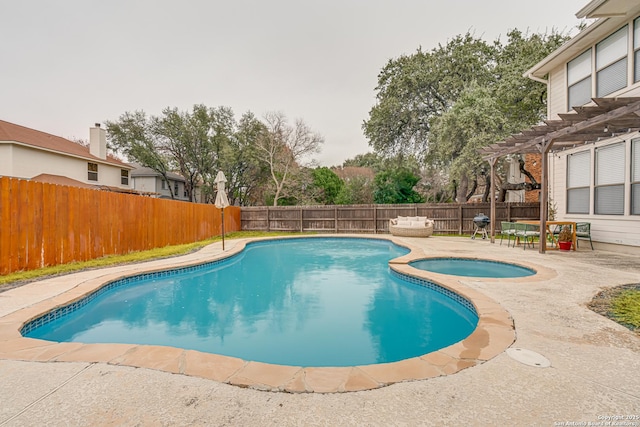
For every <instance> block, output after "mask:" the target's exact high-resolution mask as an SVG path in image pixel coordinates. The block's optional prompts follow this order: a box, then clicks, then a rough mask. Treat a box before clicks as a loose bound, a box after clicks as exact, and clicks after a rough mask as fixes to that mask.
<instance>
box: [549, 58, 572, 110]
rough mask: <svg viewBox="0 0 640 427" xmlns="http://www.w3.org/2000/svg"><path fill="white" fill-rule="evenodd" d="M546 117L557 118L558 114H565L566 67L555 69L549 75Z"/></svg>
mask: <svg viewBox="0 0 640 427" xmlns="http://www.w3.org/2000/svg"><path fill="white" fill-rule="evenodd" d="M547 90H548V95H547V96H548V103H547V117H549V118H551V119H552V120H553V119H557V118H558V113H566V112H567V102H568V101H567V72H566V67H565V66H563V67H560V68H556V69H555V70H553V71H552V72H550V73H549V83H548V86H547Z"/></svg>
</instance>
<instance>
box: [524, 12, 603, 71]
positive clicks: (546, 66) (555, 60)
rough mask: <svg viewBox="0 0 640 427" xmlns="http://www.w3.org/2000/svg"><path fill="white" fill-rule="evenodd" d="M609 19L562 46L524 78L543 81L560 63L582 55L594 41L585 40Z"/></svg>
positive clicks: (597, 22)
mask: <svg viewBox="0 0 640 427" xmlns="http://www.w3.org/2000/svg"><path fill="white" fill-rule="evenodd" d="M607 20H608V19H607V18H602V19H598V20H597V21H595V22H593V23H591V24H590V25H589V26H588V27H587V28H585V29H584V30H582V31H581V32H580V33H579V34H577V35H576V36H575V37H573V38H571V39H569V40H567V42H566V43H565V44H563V45H562V46H560V47H559V48H558V49H556V50H554V51H553V52H551V54H549V55H548V56H547V57H545V58H544V59H543V60H542V61H540V62H538V63H537V64H535V65H534V66H533V67H531V68H529V69H528V70H527V71H525V72H524V73H523V75H522V76H523V77H527V78H533V80H536V79H543V78H544V77H545V76H547V75H548V74H549V72H551V70H553V69H554V68H555V67H557V66H558V64H559V63H560V62H565V61H567V60H568V59H569V58H571V57H573V56H575V55H577V54H579V53H581V52H582V51H583V50H584V49H587V48H588V47H589V46H591V44H592V41H591V40H589V41H588V42H587V41H585V38H587V37H588V36H590V35H591V34H592V33H593V32H594V31H596V30H597V29H599V28H600V27H601V26H602V25H603V24H604V23H605V22H606V21H607Z"/></svg>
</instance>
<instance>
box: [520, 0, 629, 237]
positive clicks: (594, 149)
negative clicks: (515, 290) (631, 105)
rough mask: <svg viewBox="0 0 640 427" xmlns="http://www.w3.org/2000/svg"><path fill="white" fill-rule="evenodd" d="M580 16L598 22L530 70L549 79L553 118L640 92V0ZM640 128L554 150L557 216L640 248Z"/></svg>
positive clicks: (598, 1) (599, 4)
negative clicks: (586, 224) (603, 101)
mask: <svg viewBox="0 0 640 427" xmlns="http://www.w3.org/2000/svg"><path fill="white" fill-rule="evenodd" d="M576 16H577V17H578V18H597V21H595V22H593V23H592V24H591V25H589V26H588V27H586V28H585V29H584V30H583V31H582V32H580V33H579V34H578V35H576V36H575V37H573V38H572V39H571V40H569V41H568V42H567V43H565V44H564V45H563V46H562V47H560V48H559V49H557V50H556V51H554V52H553V53H551V54H550V55H549V56H548V57H546V58H545V59H544V60H542V61H541V62H540V63H538V64H536V65H535V66H534V67H533V68H531V69H530V70H528V71H527V73H526V75H527V76H529V77H530V78H532V79H534V80H538V81H543V82H545V83H546V84H547V89H548V106H547V110H548V111H547V117H548V118H550V119H552V120H553V119H557V118H559V117H560V114H562V113H568V112H570V111H572V110H574V108H575V107H582V106H585V105H595V103H594V101H593V100H592V99H593V98H621V97H626V98H634V97H640V2H630V1H622V0H593V1H591V2H589V3H588V4H587V5H586V6H585V7H584V8H583V9H581V10H580V11H579V12H578V13H577V14H576ZM638 127H639V126H638V124H637V123H633V122H630V123H629V128H628V129H627V131H626V132H624V133H615V134H611V135H609V136H608V137H607V136H604V137H601V138H598V139H597V140H595V141H593V143H588V144H576V146H575V147H567V148H566V149H565V150H564V151H560V152H556V153H553V154H550V155H549V159H548V163H549V184H550V193H549V195H550V198H551V200H552V201H553V202H554V203H556V206H557V215H558V217H559V218H561V219H566V220H571V221H584V222H590V223H591V227H592V237H593V239H594V241H597V242H600V243H604V244H617V245H626V246H631V247H636V248H640V131H639V130H640V129H638ZM602 128H603V129H602V130H603V131H606V130H607V129H606V128H607V124H606V123H605V124H604V125H603V126H602Z"/></svg>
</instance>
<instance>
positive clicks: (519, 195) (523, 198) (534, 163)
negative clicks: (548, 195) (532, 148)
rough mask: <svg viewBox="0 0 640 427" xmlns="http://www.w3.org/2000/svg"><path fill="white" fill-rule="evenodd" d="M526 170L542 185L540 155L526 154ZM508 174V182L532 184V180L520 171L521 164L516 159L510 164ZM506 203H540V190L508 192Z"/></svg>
mask: <svg viewBox="0 0 640 427" xmlns="http://www.w3.org/2000/svg"><path fill="white" fill-rule="evenodd" d="M524 168H525V170H526V171H528V172H529V173H530V174H531V175H532V176H533V178H534V179H535V180H536V182H537V183H540V177H541V174H542V170H541V164H540V154H533V153H527V154H525V155H524ZM507 174H508V175H507V182H509V183H512V184H520V183H523V182H531V180H530V179H529V178H528V177H527V176H526V175H525V174H523V173H522V172H521V171H520V162H519V161H518V159H516V158H512V159H511V161H510V162H509V171H508V172H507ZM504 201H505V202H526V203H536V202H539V201H540V190H528V191H527V190H508V191H507V194H506V195H505V199H504Z"/></svg>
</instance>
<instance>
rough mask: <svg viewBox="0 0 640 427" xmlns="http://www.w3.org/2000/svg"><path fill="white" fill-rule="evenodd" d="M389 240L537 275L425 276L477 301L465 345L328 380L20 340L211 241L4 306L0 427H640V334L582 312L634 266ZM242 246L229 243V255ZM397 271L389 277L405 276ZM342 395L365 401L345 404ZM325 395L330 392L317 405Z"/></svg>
mask: <svg viewBox="0 0 640 427" xmlns="http://www.w3.org/2000/svg"><path fill="white" fill-rule="evenodd" d="M370 237H376V236H370ZM395 240H397V241H400V242H405V243H406V244H408V245H409V246H411V247H413V249H414V253H415V254H418V255H416V256H418V257H430V256H443V255H444V256H457V257H482V258H489V259H496V260H504V261H510V262H515V263H518V264H522V265H529V266H533V267H534V268H536V269H537V270H538V271H539V274H538V275H536V276H534V277H532V278H523V279H476V278H452V277H448V276H442V275H437V274H434V273H425V274H424V277H427V278H429V279H431V280H433V281H435V282H437V283H440V284H442V285H443V286H445V287H449V288H452V289H455V290H457V291H458V292H460V293H463V294H465V295H467V296H469V297H470V298H472V299H473V301H474V302H475V303H476V307H477V308H478V309H479V311H480V318H481V322H480V324H479V328H478V330H477V331H476V332H475V333H474V335H472V336H470V337H469V338H468V339H467V340H465V341H463V342H462V343H459V344H456V345H454V346H451V348H448V349H443V350H441V351H440V352H437V353H432V354H429V355H425V356H423V357H421V358H416V359H410V360H409V361H404V362H399V364H397V365H396V364H390V365H388V366H384V365H383V366H370V367H358V368H334V369H331V368H328V369H327V368H325V369H324V370H323V369H312V368H307V369H306V370H302V369H301V368H295V367H281V368H279V367H273V366H269V365H267V366H262V365H264V364H257V363H247V362H244V361H241V360H239V359H232V358H223V357H220V356H213V355H202V354H201V353H197V352H189V351H183V350H179V349H171V348H163V347H150V346H131V345H95V344H94V345H82V344H75V343H68V344H50V343H46V342H42V341H39V340H30V339H26V338H21V337H20V336H19V335H16V329H17V328H16V325H19V324H21V323H22V322H24V321H25V320H28V319H30V318H33V317H34V316H36V315H37V314H38V313H41V312H42V310H43V308H45V307H49V308H50V307H55V306H56V305H59V304H61V303H62V302H64V301H67V300H69V298H70V297H71V299H74V298H79V297H80V296H81V295H83V294H85V293H86V292H87V290H89V289H93V288H94V287H95V286H96V284H97V283H102V282H104V281H105V280H112V279H115V278H118V277H122V276H124V275H128V274H131V273H135V272H140V271H147V270H150V269H151V270H154V269H159V268H162V267H163V266H166V265H168V264H171V265H176V264H180V265H187V264H191V263H194V262H202V261H204V260H207V259H211V258H212V257H217V256H219V255H220V254H221V252H222V250H221V246H220V244H219V243H218V244H214V245H211V246H209V247H207V248H205V249H203V250H201V251H199V252H197V253H194V254H190V255H187V256H183V257H179V258H173V259H170V260H160V261H153V262H149V263H143V264H136V265H130V266H122V267H112V268H108V269H103V270H94V271H86V272H81V273H76V274H73V275H69V276H61V277H57V278H52V279H47V280H43V281H40V282H36V283H32V284H28V285H25V286H22V287H19V288H16V289H12V290H9V291H6V292H2V293H0V402H1V404H0V426H4V425H8V426H9V425H10V426H17V425H44V424H46V425H243V426H245V425H261V426H263V425H458V424H460V425H493V424H499V425H502V424H507V423H510V424H513V425H554V423H565V425H569V424H567V423H571V422H574V423H579V422H585V423H588V422H591V423H597V422H600V421H604V422H605V423H606V422H607V421H614V419H613V418H607V417H619V416H624V417H627V416H628V417H629V418H628V419H624V418H622V419H618V420H617V421H626V422H630V423H636V424H635V425H639V426H640V386H638V384H640V337H639V336H638V335H636V334H634V333H632V332H630V331H628V330H627V329H625V328H624V327H622V326H620V325H618V324H616V323H614V322H612V321H610V320H608V319H606V318H604V317H602V316H600V315H598V314H596V313H594V312H592V311H591V310H589V309H588V308H587V307H586V303H588V302H589V301H590V300H591V298H592V297H593V295H595V294H596V293H597V292H598V291H599V290H601V289H604V288H607V287H611V286H616V285H620V284H627V283H637V282H640V257H637V256H631V255H623V254H617V253H612V252H604V251H598V250H596V251H591V250H590V249H586V247H587V246H586V245H583V248H581V249H580V250H579V251H578V252H571V253H560V252H549V253H547V254H545V255H540V254H539V253H538V252H537V250H530V249H527V250H523V249H522V248H521V247H520V248H507V247H506V245H502V246H500V245H499V243H496V244H491V243H489V242H488V241H484V240H470V239H463V238H448V237H438V236H435V237H429V238H427V239H423V238H395ZM243 242H244V241H239V240H238V241H233V240H232V241H227V251H226V252H230V251H233V250H237V249H239V248H240V247H241V246H242V244H243ZM402 261H403V260H400V262H399V263H396V264H394V266H393V268H396V269H398V270H399V271H409V270H407V269H410V267H408V266H406V265H405V264H403V262H402ZM405 261H406V260H405ZM413 273H415V271H414V272H413ZM420 274H422V273H420ZM513 325H515V332H514V330H513ZM514 339H515V342H514ZM509 346H511V347H512V348H521V349H524V350H530V351H533V352H536V353H538V354H540V355H542V356H544V357H545V358H546V359H548V360H549V361H550V362H551V366H550V367H548V368H541V367H534V366H529V365H527V364H523V363H520V362H518V361H517V360H515V359H513V358H511V357H510V356H509V355H508V354H507V353H506V352H505V349H506V348H507V347H509ZM226 383H232V384H237V385H242V386H248V387H250V388H242V387H238V386H237V385H229V384H226ZM389 383H395V384H391V385H386V384H389ZM383 385H386V386H384V387H381V388H377V387H380V386H383ZM258 389H268V390H273V389H284V390H288V391H290V392H293V393H283V392H271V391H260V390H258ZM365 389H372V390H365ZM350 390H363V391H352V392H348V393H346V392H344V391H350ZM310 391H314V392H315V393H309V392H310ZM332 391H339V392H338V393H326V392H332ZM634 416H636V417H637V418H635V419H634V418H633V417H634ZM555 425H560V424H555ZM603 425H605V424H603ZM611 425H613V424H611ZM627 425H633V424H627Z"/></svg>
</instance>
